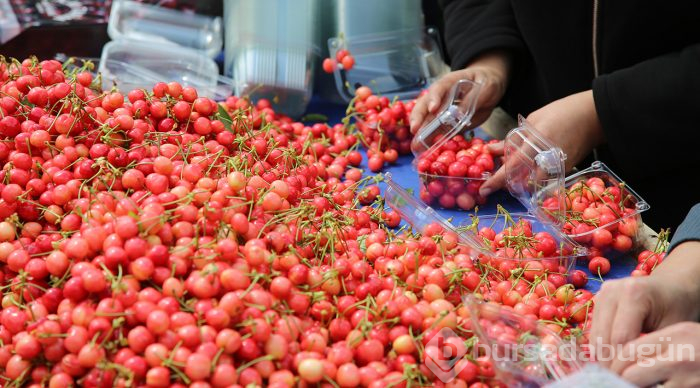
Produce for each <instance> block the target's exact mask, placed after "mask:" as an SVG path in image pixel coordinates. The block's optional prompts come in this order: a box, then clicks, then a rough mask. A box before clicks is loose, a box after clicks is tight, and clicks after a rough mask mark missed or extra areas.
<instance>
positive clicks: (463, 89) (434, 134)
mask: <svg viewBox="0 0 700 388" xmlns="http://www.w3.org/2000/svg"><path fill="white" fill-rule="evenodd" d="M480 91H481V84H479V83H477V82H474V81H471V80H466V79H464V80H460V81H459V82H457V83H456V84H455V85H454V86H453V87H452V89H451V91H450V94H449V97H448V98H447V99H445V102H444V103H443V106H442V107H441V109H440V111H439V112H440V113H438V114H437V115H435V116H434V117H432V116H431V117H428V118H427V119H426V121H427V124H425V125H424V126H423V127H421V128H420V129H419V130H418V131H417V133H416V135H415V136H414V137H413V140H412V141H411V152H413V154H414V155H415V159H414V161H413V167H414V169H415V170H416V172H417V173H418V177H419V180H420V196H421V200H423V201H424V202H426V203H428V204H429V205H431V206H438V207H441V208H447V209H451V208H461V209H463V210H470V209H472V208H473V207H474V206H475V205H476V204H479V203H483V202H484V201H485V199H484V198H481V197H480V196H479V188H480V187H481V185H482V184H483V183H484V182H485V181H486V180H487V179H489V178H490V177H491V171H483V172H482V173H479V174H478V175H476V176H471V177H468V176H461V177H460V176H450V175H442V174H433V173H430V172H428V171H425V167H423V166H422V165H423V163H424V161H425V160H427V161H432V160H434V159H435V158H437V157H438V155H439V154H440V152H441V151H442V149H443V147H447V146H448V143H449V142H450V141H451V140H453V139H456V137H457V136H462V137H464V138H469V137H471V136H472V135H473V131H472V130H471V129H469V125H470V124H471V119H472V116H474V112H475V110H476V101H477V99H478V97H479V92H480ZM476 156H477V155H475V157H476ZM494 166H495V168H497V167H498V160H497V159H494ZM495 168H494V170H493V171H495Z"/></svg>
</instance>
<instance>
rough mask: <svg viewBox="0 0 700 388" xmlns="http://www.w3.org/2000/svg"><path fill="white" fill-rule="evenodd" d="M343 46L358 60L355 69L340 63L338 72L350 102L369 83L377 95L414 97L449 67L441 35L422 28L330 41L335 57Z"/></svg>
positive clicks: (338, 82)
mask: <svg viewBox="0 0 700 388" xmlns="http://www.w3.org/2000/svg"><path fill="white" fill-rule="evenodd" d="M431 31H433V30H431ZM432 34H435V32H432ZM341 49H346V50H348V52H349V53H350V55H352V56H353V58H354V59H355V64H354V66H353V67H352V69H350V70H347V71H346V70H342V69H341V68H340V67H339V66H338V67H336V69H335V71H334V76H335V83H336V87H337V89H338V92H339V93H340V95H341V96H342V97H343V98H344V99H345V100H346V101H350V100H351V99H352V98H353V97H354V95H355V90H356V89H357V88H358V87H360V86H369V87H370V88H371V89H372V91H373V92H374V93H375V94H378V95H384V96H387V97H389V98H394V97H395V98H398V99H400V100H407V99H412V98H415V97H417V96H418V94H419V93H420V91H421V90H422V89H424V88H426V87H427V86H429V85H430V84H431V83H432V82H433V81H434V80H435V79H437V78H439V77H440V76H442V75H443V74H445V73H447V71H448V70H449V68H448V67H447V65H445V63H444V61H443V59H442V55H441V53H440V49H439V46H438V44H437V37H436V36H434V35H431V34H430V33H428V32H426V33H423V32H422V31H421V30H420V29H408V30H395V31H390V32H384V33H380V34H366V35H360V36H352V37H345V38H330V39H329V40H328V51H329V53H330V56H331V58H335V56H336V53H337V52H338V51H339V50H341Z"/></svg>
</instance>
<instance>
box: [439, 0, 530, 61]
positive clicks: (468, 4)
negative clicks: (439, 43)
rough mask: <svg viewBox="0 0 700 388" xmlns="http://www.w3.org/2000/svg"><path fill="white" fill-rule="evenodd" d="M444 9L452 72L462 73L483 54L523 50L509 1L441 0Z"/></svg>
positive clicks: (446, 42)
mask: <svg viewBox="0 0 700 388" xmlns="http://www.w3.org/2000/svg"><path fill="white" fill-rule="evenodd" d="M441 5H442V7H443V14H444V20H445V45H446V46H447V51H448V52H449V54H450V57H451V58H452V63H451V65H452V69H454V70H458V69H463V68H464V67H466V66H467V65H468V64H469V63H471V62H472V61H473V60H474V59H475V58H477V57H478V56H479V55H481V54H482V53H484V52H488V51H493V50H504V51H509V52H518V51H522V50H524V47H525V46H524V43H523V41H522V38H521V36H520V32H519V31H518V28H517V24H516V22H515V17H514V16H513V9H512V7H511V4H510V0H442V1H441Z"/></svg>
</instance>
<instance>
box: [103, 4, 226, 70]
mask: <svg viewBox="0 0 700 388" xmlns="http://www.w3.org/2000/svg"><path fill="white" fill-rule="evenodd" d="M222 31H223V29H222V25H221V18H220V17H209V16H204V15H197V14H194V13H188V12H182V11H178V10H174V9H168V8H164V7H159V6H157V5H151V4H143V3H140V2H137V1H131V0H117V1H115V2H114V3H113V5H112V9H111V11H110V15H109V23H108V25H107V32H108V33H109V37H110V38H112V40H121V39H130V40H141V41H148V42H153V43H159V44H172V45H180V46H184V47H189V48H191V49H194V50H200V51H203V52H205V53H206V54H207V55H209V56H210V57H214V56H216V55H218V54H219V53H220V52H221V48H222V47H223V35H222Z"/></svg>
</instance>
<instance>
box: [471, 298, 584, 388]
mask: <svg viewBox="0 0 700 388" xmlns="http://www.w3.org/2000/svg"><path fill="white" fill-rule="evenodd" d="M463 302H464V304H465V305H466V306H467V307H468V308H469V312H470V316H471V322H472V329H473V330H474V332H475V333H476V335H477V337H478V339H479V350H480V351H481V352H486V353H488V355H489V356H490V357H491V359H493V361H494V365H495V366H496V369H497V371H498V373H497V378H498V379H499V380H501V381H503V382H505V383H506V384H507V385H508V386H509V387H517V388H520V387H522V388H525V387H540V386H544V385H546V384H548V383H552V382H555V381H557V380H560V379H562V378H565V377H566V376H568V375H571V374H573V373H576V372H578V371H580V370H581V369H582V365H581V363H579V362H578V361H577V359H576V354H575V353H576V350H575V349H572V348H573V347H572V346H564V345H565V343H564V341H562V339H561V338H560V337H559V336H558V335H557V334H556V333H554V332H553V331H551V330H549V329H547V328H546V327H545V326H544V325H542V324H540V323H538V322H537V320H536V319H535V318H531V317H527V316H523V315H520V314H517V313H516V312H514V311H513V310H512V309H510V308H508V307H506V306H503V305H500V304H496V303H488V302H482V301H479V300H478V299H476V297H474V296H472V295H465V296H464V297H463Z"/></svg>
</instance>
